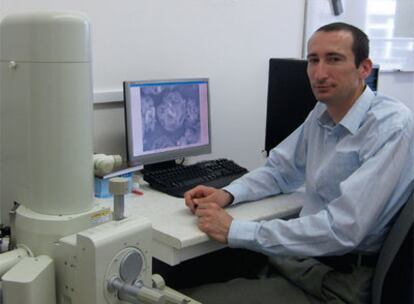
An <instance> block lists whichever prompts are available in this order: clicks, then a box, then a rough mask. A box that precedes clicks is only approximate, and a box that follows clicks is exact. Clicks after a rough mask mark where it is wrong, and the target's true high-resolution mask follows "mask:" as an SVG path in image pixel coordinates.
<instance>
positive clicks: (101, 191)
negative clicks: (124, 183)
mask: <svg viewBox="0 0 414 304" xmlns="http://www.w3.org/2000/svg"><path fill="white" fill-rule="evenodd" d="M132 174H133V173H132V172H129V173H124V174H120V175H118V176H117V177H124V178H128V192H131V190H132ZM112 177H114V176H111V177H108V178H102V177H97V176H95V196H96V197H99V198H105V197H111V196H112V194H111V193H110V192H109V180H110V179H111V178H112Z"/></svg>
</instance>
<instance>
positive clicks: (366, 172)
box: [228, 124, 413, 256]
mask: <svg viewBox="0 0 414 304" xmlns="http://www.w3.org/2000/svg"><path fill="white" fill-rule="evenodd" d="M406 127H407V126H406ZM407 129H408V130H407ZM407 129H406V130H404V128H400V129H394V130H390V131H389V132H388V133H386V134H381V136H380V137H381V139H380V140H376V141H375V142H374V143H370V142H367V143H366V144H365V147H366V151H365V155H366V159H365V160H364V162H363V163H362V165H361V166H360V167H359V168H358V169H357V170H356V171H355V172H354V173H353V174H352V175H351V176H349V177H348V178H347V179H345V180H344V181H343V182H341V184H340V191H341V194H340V195H339V196H338V197H337V198H335V199H334V200H333V201H331V202H329V203H328V204H327V206H326V208H323V209H322V210H321V211H319V212H317V213H315V214H311V215H307V216H303V217H299V218H294V219H291V220H288V221H285V220H279V219H275V220H271V221H262V222H251V221H244V220H237V219H235V220H233V222H232V224H231V227H230V231H229V236H228V242H229V246H230V247H241V248H247V249H251V250H254V251H259V252H263V253H265V254H268V255H306V256H321V255H335V254H338V255H339V254H344V253H346V252H349V251H351V250H353V249H355V247H357V246H358V244H360V243H361V241H362V240H363V238H364V237H366V236H367V234H368V233H369V231H370V230H372V229H373V228H375V225H377V222H378V219H379V218H381V217H383V216H384V210H385V209H387V208H388V206H387V203H388V202H389V201H390V200H393V199H394V198H396V197H401V195H403V193H402V192H403V191H407V189H404V190H402V189H400V188H398V187H397V185H398V184H399V183H400V181H401V178H402V176H401V172H402V171H403V169H404V166H405V165H406V164H407V159H408V157H413V151H412V148H411V147H412V145H411V142H412V141H413V138H412V133H413V130H412V129H413V127H412V124H411V126H408V127H407ZM376 138H378V137H376ZM368 146H370V147H369V148H367V147H368ZM411 173H412V172H411ZM396 192H400V193H396Z"/></svg>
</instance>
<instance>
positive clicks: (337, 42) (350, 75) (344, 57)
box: [307, 31, 371, 105]
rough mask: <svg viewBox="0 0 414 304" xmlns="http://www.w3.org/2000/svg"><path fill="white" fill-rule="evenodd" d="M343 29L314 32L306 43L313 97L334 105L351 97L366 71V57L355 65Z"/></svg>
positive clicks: (366, 74)
mask: <svg viewBox="0 0 414 304" xmlns="http://www.w3.org/2000/svg"><path fill="white" fill-rule="evenodd" d="M352 43H353V37H352V34H351V33H349V32H347V31H334V32H322V31H321V32H316V33H315V34H314V35H313V36H312V37H311V39H310V40H309V43H308V56H307V59H308V76H309V80H310V84H311V87H312V91H313V94H314V95H315V97H316V99H318V100H320V101H322V102H324V103H326V104H328V105H335V104H339V103H343V102H350V101H353V99H354V97H355V94H356V93H357V91H358V89H360V88H362V87H363V86H364V83H365V82H364V80H365V78H366V77H367V76H368V75H369V72H370V71H371V70H370V60H369V59H366V60H365V61H367V62H365V61H364V62H363V63H361V65H360V66H359V67H356V66H355V56H354V54H353V52H352Z"/></svg>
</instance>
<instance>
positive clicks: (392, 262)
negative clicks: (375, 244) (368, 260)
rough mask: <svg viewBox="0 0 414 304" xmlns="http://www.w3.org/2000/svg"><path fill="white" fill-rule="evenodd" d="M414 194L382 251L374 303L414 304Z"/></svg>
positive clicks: (373, 282)
mask: <svg viewBox="0 0 414 304" xmlns="http://www.w3.org/2000/svg"><path fill="white" fill-rule="evenodd" d="M413 226H414V193H413V194H411V196H410V198H409V199H408V201H407V203H406V204H405V205H404V206H403V207H402V209H401V211H400V212H399V214H398V215H397V217H396V220H395V222H394V223H393V225H392V226H391V229H390V231H389V233H388V236H387V237H386V239H385V242H384V244H383V246H382V248H381V250H380V253H379V257H378V263H377V267H376V269H375V273H374V277H373V281H372V304H388V303H396V304H397V303H398V304H412V303H414V286H413V272H414V264H413V260H414V255H413V238H414V234H413Z"/></svg>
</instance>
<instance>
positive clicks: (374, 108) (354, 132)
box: [224, 87, 414, 256]
mask: <svg viewBox="0 0 414 304" xmlns="http://www.w3.org/2000/svg"><path fill="white" fill-rule="evenodd" d="M413 134H414V120H413V113H412V112H411V111H410V110H409V109H408V108H407V107H406V106H404V105H403V104H402V103H401V102H399V101H396V100H394V99H391V98H389V97H386V96H381V95H378V96H375V95H374V93H373V92H372V91H371V90H370V89H369V88H368V87H367V88H366V89H365V91H364V93H363V94H362V95H361V96H360V97H359V99H358V100H357V101H356V103H355V104H354V105H353V107H352V108H351V109H350V110H349V111H348V113H347V114H346V115H345V117H344V118H343V119H342V120H341V121H340V122H339V123H338V124H335V123H334V122H333V121H332V119H331V118H330V116H329V115H328V112H327V111H326V106H325V105H324V104H323V103H320V102H318V103H317V104H316V106H315V108H314V109H313V111H312V112H311V113H310V114H309V115H308V117H307V119H306V120H305V122H304V123H303V124H302V125H301V126H300V127H299V128H298V129H297V130H296V131H294V132H293V133H292V134H291V135H290V136H289V137H288V138H287V139H285V140H284V141H283V142H282V143H280V144H279V145H278V146H277V147H276V148H274V149H273V150H272V151H271V152H270V154H269V157H268V159H267V161H266V164H265V165H264V166H263V167H260V168H258V169H256V170H253V171H251V172H249V173H248V174H246V175H245V176H243V177H242V178H240V179H238V180H236V181H234V182H233V183H232V184H230V185H229V186H227V187H225V188H224V189H226V190H227V191H229V192H230V193H232V194H233V196H234V198H235V200H234V202H233V204H237V203H240V202H245V201H252V200H257V199H260V198H263V197H267V196H271V195H276V194H279V193H289V192H293V191H295V190H296V189H297V188H298V187H300V186H302V185H303V184H305V194H306V200H305V202H304V206H303V208H302V210H301V212H300V216H299V217H298V218H294V219H290V220H281V219H275V220H270V221H262V222H253V221H245V220H238V219H234V220H233V222H232V224H231V227H230V232H229V236H228V243H229V246H230V247H240V248H247V249H251V250H254V251H259V252H263V253H265V254H268V255H296V256H321V255H342V254H345V253H347V252H350V251H358V252H376V251H378V249H379V247H380V245H381V243H382V241H383V239H384V237H385V234H386V232H387V229H388V228H389V223H390V221H391V220H392V218H393V216H394V215H395V214H396V213H397V212H398V210H399V209H400V207H401V206H402V205H403V204H404V202H405V201H406V200H407V199H408V197H409V195H410V194H411V192H412V190H413V185H414V182H413V180H414V138H413V137H414V135H413Z"/></svg>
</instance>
